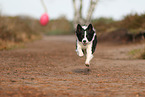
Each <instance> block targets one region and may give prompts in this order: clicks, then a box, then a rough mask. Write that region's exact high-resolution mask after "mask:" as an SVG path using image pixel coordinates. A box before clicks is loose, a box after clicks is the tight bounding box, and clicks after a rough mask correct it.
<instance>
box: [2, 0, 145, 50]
mask: <svg viewBox="0 0 145 97" xmlns="http://www.w3.org/2000/svg"><path fill="white" fill-rule="evenodd" d="M41 1H42V0H0V49H7V48H9V47H11V46H13V45H14V44H19V43H23V42H29V41H33V40H36V39H40V38H41V37H42V36H43V35H74V32H75V25H76V24H77V23H80V24H88V23H92V24H93V25H94V28H95V29H96V32H97V35H98V39H99V41H100V42H103V41H110V42H117V43H135V42H140V41H144V37H145V6H144V5H145V0H43V2H44V4H45V6H46V8H47V13H48V15H49V18H50V21H49V23H48V24H47V25H46V26H41V25H40V22H39V19H40V17H41V15H42V14H43V13H45V10H44V6H43V5H42V3H41Z"/></svg>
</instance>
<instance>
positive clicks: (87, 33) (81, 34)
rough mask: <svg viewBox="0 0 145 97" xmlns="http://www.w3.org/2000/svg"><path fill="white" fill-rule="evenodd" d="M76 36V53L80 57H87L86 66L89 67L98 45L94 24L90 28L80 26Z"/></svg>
mask: <svg viewBox="0 0 145 97" xmlns="http://www.w3.org/2000/svg"><path fill="white" fill-rule="evenodd" d="M76 36H77V40H76V52H77V54H78V56H80V57H82V56H84V55H86V61H85V65H86V66H87V67H89V66H90V61H91V59H92V58H93V53H94V52H95V49H96V45H97V35H96V33H95V30H94V28H93V26H92V24H89V25H88V26H81V25H80V24H78V25H77V29H76Z"/></svg>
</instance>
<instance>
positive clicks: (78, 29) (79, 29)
mask: <svg viewBox="0 0 145 97" xmlns="http://www.w3.org/2000/svg"><path fill="white" fill-rule="evenodd" d="M81 30H82V26H81V25H80V24H78V25H77V32H80V31H81Z"/></svg>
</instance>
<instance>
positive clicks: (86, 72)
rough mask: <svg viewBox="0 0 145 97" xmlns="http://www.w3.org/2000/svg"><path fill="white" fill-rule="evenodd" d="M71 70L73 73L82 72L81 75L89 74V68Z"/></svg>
mask: <svg viewBox="0 0 145 97" xmlns="http://www.w3.org/2000/svg"><path fill="white" fill-rule="evenodd" d="M73 72H74V73H79V74H83V75H88V74H90V72H91V70H90V69H89V68H84V69H74V70H73Z"/></svg>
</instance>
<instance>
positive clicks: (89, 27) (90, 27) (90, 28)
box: [87, 24, 93, 32]
mask: <svg viewBox="0 0 145 97" xmlns="http://www.w3.org/2000/svg"><path fill="white" fill-rule="evenodd" d="M87 29H88V30H89V32H92V31H93V26H92V24H89V26H88V28H87Z"/></svg>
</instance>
